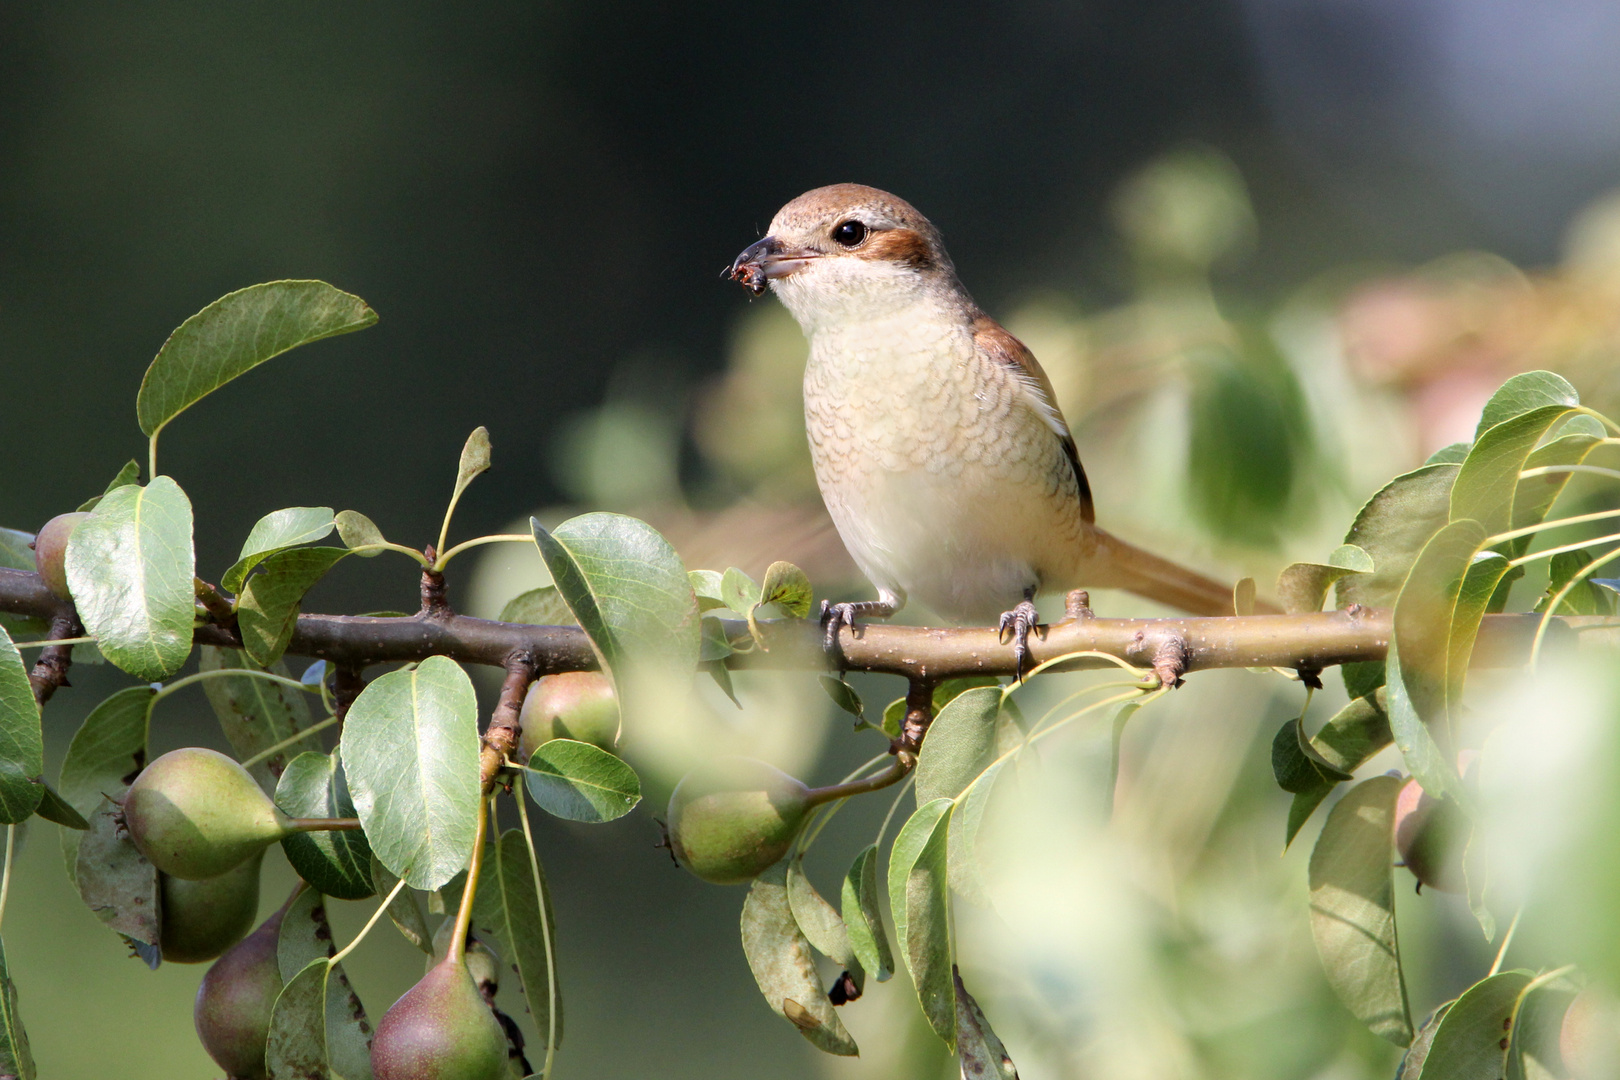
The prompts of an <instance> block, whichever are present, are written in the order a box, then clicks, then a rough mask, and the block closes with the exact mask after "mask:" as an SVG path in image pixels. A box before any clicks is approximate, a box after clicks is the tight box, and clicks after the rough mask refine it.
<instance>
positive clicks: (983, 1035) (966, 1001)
mask: <svg viewBox="0 0 1620 1080" xmlns="http://www.w3.org/2000/svg"><path fill="white" fill-rule="evenodd" d="M951 978H952V980H953V981H954V983H955V985H956V1055H957V1057H959V1058H961V1059H962V1080H1018V1068H1017V1066H1015V1065H1013V1060H1012V1057H1011V1055H1009V1054H1008V1053H1007V1048H1006V1047H1005V1046H1003V1045H1002V1044H1001V1040H1000V1039H998V1038H997V1037H996V1033H995V1031H993V1030H992V1029H991V1027H990V1021H988V1020H986V1019H985V1018H984V1010H983V1009H980V1008H979V1003H978V1002H977V1001H974V1000H973V995H972V994H970V993H968V988H967V987H966V986H964V985H963V984H962V976H961V974H960V973H959V972H958V971H957V970H956V968H955V967H954V966H953V967H952V968H951Z"/></svg>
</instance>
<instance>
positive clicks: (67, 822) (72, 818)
mask: <svg viewBox="0 0 1620 1080" xmlns="http://www.w3.org/2000/svg"><path fill="white" fill-rule="evenodd" d="M40 787H41V788H43V789H44V792H45V797H44V798H42V799H40V800H39V806H38V807H37V808H36V809H35V810H34V813H36V814H38V815H39V816H40V817H42V818H44V819H45V820H46V821H51V822H55V823H56V824H58V825H61V826H63V827H65V828H69V829H77V830H78V831H80V832H83V831H85V830H86V829H88V828H89V827H90V823H89V822H88V821H86V820H84V815H83V814H80V813H79V812H78V811H77V810H75V809H73V804H71V803H69V802H68V801H67V800H66V799H64V798H62V796H60V795H58V794H57V793H56V790H55V789H54V788H52V787H51V785H49V784H45V783H41V784H40Z"/></svg>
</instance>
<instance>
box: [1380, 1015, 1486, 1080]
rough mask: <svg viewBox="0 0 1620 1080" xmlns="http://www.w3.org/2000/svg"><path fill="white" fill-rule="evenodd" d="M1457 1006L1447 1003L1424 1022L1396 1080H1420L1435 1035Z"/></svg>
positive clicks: (1407, 1050) (1402, 1060) (1397, 1073)
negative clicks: (1447, 1015)
mask: <svg viewBox="0 0 1620 1080" xmlns="http://www.w3.org/2000/svg"><path fill="white" fill-rule="evenodd" d="M1455 1004H1457V1003H1456V1002H1455V1001H1448V1002H1446V1003H1445V1004H1444V1005H1441V1006H1440V1007H1439V1008H1438V1009H1435V1010H1434V1012H1432V1013H1430V1014H1429V1018H1428V1019H1427V1020H1425V1021H1423V1026H1422V1027H1420V1028H1418V1033H1417V1035H1416V1036H1414V1037H1413V1039H1412V1045H1411V1046H1408V1047H1407V1048H1406V1053H1404V1054H1402V1055H1401V1064H1400V1069H1399V1071H1398V1072H1396V1074H1395V1080H1418V1077H1420V1076H1421V1075H1422V1074H1423V1063H1424V1062H1425V1061H1426V1060H1428V1057H1429V1048H1430V1047H1431V1046H1433V1045H1434V1036H1435V1033H1436V1032H1438V1031H1439V1030H1440V1023H1441V1021H1443V1020H1444V1019H1445V1018H1446V1013H1447V1012H1448V1011H1450V1009H1451V1007H1452V1006H1453V1005H1455ZM1498 1080H1499V1078H1498Z"/></svg>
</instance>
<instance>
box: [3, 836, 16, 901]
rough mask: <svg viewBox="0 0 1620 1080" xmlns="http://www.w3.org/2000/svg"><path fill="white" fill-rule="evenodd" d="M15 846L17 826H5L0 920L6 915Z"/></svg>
mask: <svg viewBox="0 0 1620 1080" xmlns="http://www.w3.org/2000/svg"><path fill="white" fill-rule="evenodd" d="M16 846H17V826H16V825H7V826H6V867H5V870H3V871H0V921H4V919H5V917H6V899H7V897H9V896H10V895H11V853H12V851H13V850H14V849H15V848H16Z"/></svg>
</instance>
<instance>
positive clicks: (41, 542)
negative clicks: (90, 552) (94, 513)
mask: <svg viewBox="0 0 1620 1080" xmlns="http://www.w3.org/2000/svg"><path fill="white" fill-rule="evenodd" d="M89 516H90V515H89V514H88V513H86V512H82V511H80V512H75V513H72V514H58V515H57V516H56V517H53V518H51V520H49V521H47V522H46V523H45V525H44V527H43V528H41V529H40V530H39V535H38V536H36V537H34V566H35V567H36V568H38V570H39V576H40V577H42V578H44V579H45V587H46V588H48V589H50V590H51V592H53V593H55V594H56V595H57V596H60V597H61V598H62V599H64V600H71V599H72V596H71V595H70V594H69V593H68V583H67V546H68V537H70V536H72V535H73V530H74V529H77V528H78V527H79V522H81V521H83V520H84V519H85V518H87V517H89Z"/></svg>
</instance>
